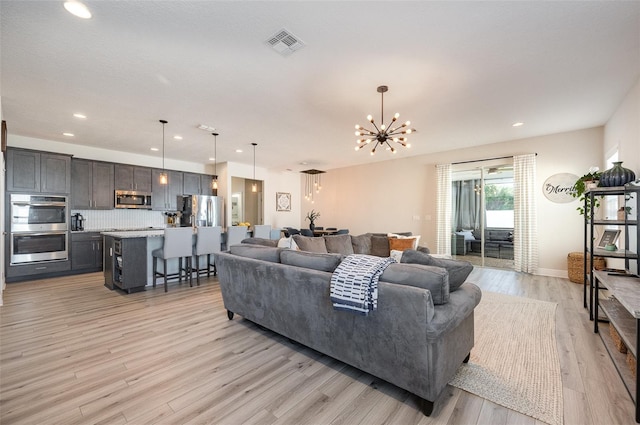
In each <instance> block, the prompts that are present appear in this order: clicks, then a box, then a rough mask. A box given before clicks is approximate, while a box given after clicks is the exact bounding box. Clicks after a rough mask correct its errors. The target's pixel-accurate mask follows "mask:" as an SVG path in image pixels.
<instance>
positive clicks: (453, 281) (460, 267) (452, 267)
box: [401, 249, 473, 292]
mask: <svg viewBox="0 0 640 425" xmlns="http://www.w3.org/2000/svg"><path fill="white" fill-rule="evenodd" d="M401 262H402V263H414V264H424V265H427V266H436V267H442V268H443V269H446V270H447V272H449V291H451V292H453V291H455V290H456V289H458V288H459V287H460V285H462V284H463V283H464V282H465V281H466V280H467V277H468V276H469V274H470V273H471V272H472V271H473V265H472V264H471V263H469V262H468V261H458V260H449V259H446V258H435V257H433V256H432V255H429V254H425V253H422V252H419V251H415V250H411V249H409V250H406V251H404V253H403V254H402V260H401Z"/></svg>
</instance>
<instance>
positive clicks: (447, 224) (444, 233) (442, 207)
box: [436, 164, 451, 255]
mask: <svg viewBox="0 0 640 425" xmlns="http://www.w3.org/2000/svg"><path fill="white" fill-rule="evenodd" d="M436 170H437V173H438V201H437V202H438V205H437V210H436V214H437V218H436V226H437V238H438V239H437V241H436V242H437V245H436V253H437V254H447V255H451V164H438V165H436Z"/></svg>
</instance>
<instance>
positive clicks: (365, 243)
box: [351, 233, 371, 255]
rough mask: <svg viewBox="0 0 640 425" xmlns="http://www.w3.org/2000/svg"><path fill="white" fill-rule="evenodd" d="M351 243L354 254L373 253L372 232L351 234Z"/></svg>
mask: <svg viewBox="0 0 640 425" xmlns="http://www.w3.org/2000/svg"><path fill="white" fill-rule="evenodd" d="M351 245H352V246H353V253H354V254H366V255H370V254H371V233H365V234H364V235H358V236H351Z"/></svg>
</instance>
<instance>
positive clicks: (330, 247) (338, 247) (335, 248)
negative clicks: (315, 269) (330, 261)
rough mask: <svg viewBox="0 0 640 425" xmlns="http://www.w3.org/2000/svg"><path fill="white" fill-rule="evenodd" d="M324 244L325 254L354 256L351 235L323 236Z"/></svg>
mask: <svg viewBox="0 0 640 425" xmlns="http://www.w3.org/2000/svg"><path fill="white" fill-rule="evenodd" d="M324 243H325V246H326V247H327V252H330V253H336V254H342V255H351V254H354V252H353V245H351V235H330V236H324Z"/></svg>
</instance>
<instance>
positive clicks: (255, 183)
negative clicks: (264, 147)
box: [251, 142, 258, 193]
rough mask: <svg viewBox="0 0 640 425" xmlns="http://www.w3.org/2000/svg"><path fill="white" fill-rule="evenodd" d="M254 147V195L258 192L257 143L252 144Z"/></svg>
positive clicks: (252, 187)
mask: <svg viewBox="0 0 640 425" xmlns="http://www.w3.org/2000/svg"><path fill="white" fill-rule="evenodd" d="M251 144H252V145H253V185H252V186H251V191H252V192H253V193H256V192H258V182H256V146H258V144H257V143H255V142H254V143H251Z"/></svg>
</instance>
